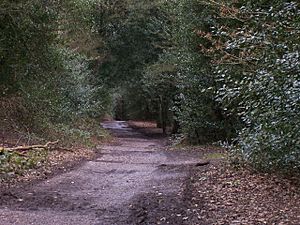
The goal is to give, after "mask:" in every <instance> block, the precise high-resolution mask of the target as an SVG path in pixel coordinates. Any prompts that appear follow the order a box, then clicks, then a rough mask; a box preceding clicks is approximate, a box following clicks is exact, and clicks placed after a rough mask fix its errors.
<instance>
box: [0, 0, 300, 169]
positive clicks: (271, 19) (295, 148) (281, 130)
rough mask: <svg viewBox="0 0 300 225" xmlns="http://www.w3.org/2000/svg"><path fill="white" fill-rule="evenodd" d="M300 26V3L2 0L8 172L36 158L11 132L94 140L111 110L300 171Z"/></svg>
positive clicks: (266, 164)
mask: <svg viewBox="0 0 300 225" xmlns="http://www.w3.org/2000/svg"><path fill="white" fill-rule="evenodd" d="M299 36H300V5H299V3H298V2H297V1H287V0H247V1H246V0H228V1H222V0H206V1H202V0H152V1H146V0H42V1H41V0H14V1H12V0H1V1H0V76H1V77H0V80H1V83H0V90H1V92H0V118H1V121H0V126H1V129H2V131H1V133H2V134H1V136H2V140H1V142H2V148H0V173H1V174H3V173H9V172H11V171H12V170H15V169H16V168H15V167H13V168H11V166H10V165H9V164H8V161H11V159H12V158H13V157H15V160H17V161H18V162H19V163H20V164H21V165H18V168H19V167H30V166H32V165H33V164H34V163H35V161H34V162H33V161H28V160H25V161H24V159H23V158H21V159H20V158H18V157H17V156H14V154H17V153H15V151H14V150H15V149H14V148H13V146H6V145H5V141H6V138H8V137H10V136H11V135H13V134H15V133H18V134H22V135H23V136H22V137H23V139H24V140H26V141H28V140H35V142H37V143H38V144H41V143H42V144H44V143H47V142H48V144H46V145H45V146H44V145H43V146H44V147H45V148H46V147H48V146H49V144H50V145H52V142H49V140H50V141H53V142H55V141H56V140H59V141H60V142H61V143H64V144H65V145H66V146H69V145H72V144H74V143H81V144H83V143H84V144H86V145H89V144H90V143H89V140H91V139H92V137H94V136H101V137H103V136H105V134H104V133H103V130H101V129H100V126H99V123H100V121H101V120H103V119H105V118H107V117H111V118H115V119H117V120H145V121H156V122H157V126H158V127H160V128H162V131H163V133H168V134H171V136H172V138H173V142H175V143H180V144H182V143H185V144H191V145H206V144H212V143H213V144H217V145H222V146H224V147H225V148H226V149H227V150H228V158H229V161H230V162H231V163H232V164H233V165H245V166H250V167H251V168H253V169H255V170H257V171H263V172H272V173H273V172H276V173H277V172H279V173H285V174H286V173H288V174H291V173H293V174H294V173H295V174H298V173H299V172H300V138H299V134H300V132H299V131H300V52H299V50H300V39H299ZM104 138H105V137H104ZM28 142H29V141H28ZM35 144H36V143H35ZM43 146H42V147H43ZM18 154H19V153H18ZM34 154H37V153H34ZM36 157H37V156H36Z"/></svg>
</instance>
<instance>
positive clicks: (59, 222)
mask: <svg viewBox="0 0 300 225" xmlns="http://www.w3.org/2000/svg"><path fill="white" fill-rule="evenodd" d="M103 126H104V127H105V128H107V129H110V130H111V131H112V133H113V134H114V135H115V136H116V137H117V138H116V141H115V142H114V143H112V144H109V145H104V146H99V148H100V149H101V153H102V156H101V157H100V158H98V159H95V160H93V161H89V162H86V163H84V164H83V165H82V166H81V167H78V168H75V169H74V170H72V171H70V172H68V173H64V174H60V175H57V176H55V177H53V178H51V179H49V180H46V181H42V182H40V183H37V184H36V185H34V186H30V187H24V188H19V189H17V190H11V191H7V192H6V193H3V194H2V196H1V198H0V224H1V225H13V224H15V225H29V224H34V225H39V224H45V225H53V224H55V225H63V224H66V225H81V224H82V225H96V224H98V225H125V224H174V225H180V224H193V223H192V222H191V220H190V218H192V217H191V215H188V214H189V202H190V199H189V198H190V196H189V192H190V191H189V187H190V186H191V185H189V182H190V181H189V175H190V173H191V171H192V168H194V165H195V163H196V162H197V159H196V156H195V154H192V153H183V152H167V151H165V150H164V143H165V141H164V139H157V138H156V139H154V138H150V137H146V136H143V135H142V134H140V133H138V132H136V131H134V130H132V129H131V128H129V127H128V126H127V124H126V123H125V122H122V121H113V122H105V123H104V124H103ZM191 214H192V212H191Z"/></svg>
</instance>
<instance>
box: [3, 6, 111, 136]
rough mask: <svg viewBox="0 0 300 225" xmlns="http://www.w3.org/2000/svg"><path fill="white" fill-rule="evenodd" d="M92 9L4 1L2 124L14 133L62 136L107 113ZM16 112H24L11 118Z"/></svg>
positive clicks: (90, 7) (107, 96)
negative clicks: (83, 121)
mask: <svg viewBox="0 0 300 225" xmlns="http://www.w3.org/2000/svg"><path fill="white" fill-rule="evenodd" d="M93 5H94V2H93V1H82V0H77V1H27V0H22V1H17V2H11V1H6V0H5V1H1V3H0V65H1V66H0V74H1V96H2V98H1V103H3V102H5V104H4V103H3V104H1V106H2V108H1V118H2V117H4V118H5V119H6V120H9V121H8V123H9V125H13V128H14V129H21V130H22V129H23V130H25V131H27V132H29V133H32V132H33V133H39V135H40V136H41V135H42V136H44V138H47V135H48V136H49V135H50V133H52V134H55V133H57V135H58V136H60V135H61V134H63V133H65V131H67V130H69V129H73V128H72V125H71V124H74V123H76V121H77V120H78V119H82V118H84V117H92V118H97V117H99V116H101V115H104V114H105V113H106V112H107V111H109V108H110V97H109V93H108V92H107V90H106V89H105V88H104V84H103V82H102V81H101V79H99V78H98V77H97V76H96V75H95V70H96V69H97V67H96V66H95V65H96V64H97V57H98V56H99V54H98V53H97V51H95V50H94V49H95V48H96V46H98V45H101V43H102V42H101V38H99V39H98V40H96V39H93V40H91V39H92V38H93V35H94V36H95V34H94V33H93V30H92V27H93V23H92V13H91V10H92V7H93ZM12 105H13V106H14V107H11V106H12ZM16 105H18V107H15V106H16ZM16 108H17V109H19V110H18V111H21V110H22V112H21V113H20V112H19V113H17V112H15V113H13V114H14V115H12V114H10V116H7V115H8V114H7V112H9V111H12V110H14V111H15V109H16ZM20 115H21V116H20ZM2 119H3V118H2ZM3 121H4V120H2V122H3ZM12 122H13V124H12ZM1 126H2V127H3V126H5V125H4V124H1ZM61 126H64V127H66V129H61ZM67 127H68V128H67ZM64 130H65V131H64ZM53 131H54V132H53ZM77 133H78V135H81V131H79V130H78V132H77ZM54 136H56V135H54ZM50 138H51V137H50ZM52 138H55V137H52Z"/></svg>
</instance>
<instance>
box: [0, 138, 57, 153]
mask: <svg viewBox="0 0 300 225" xmlns="http://www.w3.org/2000/svg"><path fill="white" fill-rule="evenodd" d="M58 142H59V141H58V140H57V141H54V142H47V143H46V144H45V145H30V146H18V147H14V148H3V150H4V151H10V152H13V151H28V150H32V149H48V148H50V146H51V145H55V144H57V143H58Z"/></svg>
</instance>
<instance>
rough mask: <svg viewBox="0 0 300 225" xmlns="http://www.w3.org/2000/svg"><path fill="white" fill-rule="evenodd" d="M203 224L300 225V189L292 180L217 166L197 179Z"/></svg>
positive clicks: (196, 203) (196, 197)
mask: <svg viewBox="0 0 300 225" xmlns="http://www.w3.org/2000/svg"><path fill="white" fill-rule="evenodd" d="M193 186H194V192H195V193H193V205H194V206H195V208H196V209H195V211H196V213H197V216H198V219H199V220H200V221H202V222H201V224H202V223H203V222H204V223H205V224H247V225H249V224H255V225H256V224H276V225H277V224H282V225H283V224H300V189H299V185H297V184H296V183H295V182H294V181H293V180H291V179H285V178H281V177H278V176H276V175H268V174H257V173H254V172H250V171H248V170H239V171H237V170H235V169H233V168H230V167H229V166H228V165H224V164H222V163H217V164H215V165H213V164H212V165H210V166H209V167H207V169H205V170H204V171H199V173H197V175H196V177H194V184H193Z"/></svg>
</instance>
